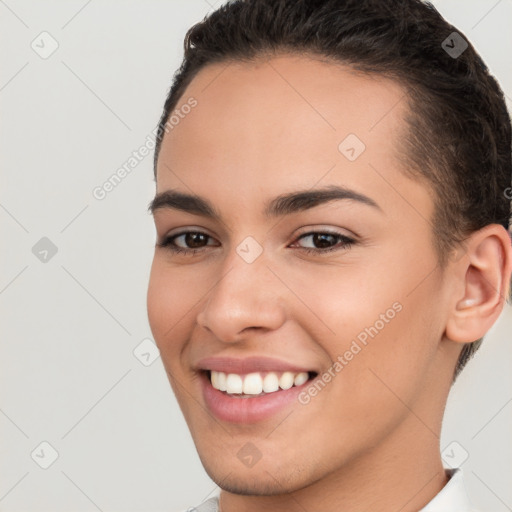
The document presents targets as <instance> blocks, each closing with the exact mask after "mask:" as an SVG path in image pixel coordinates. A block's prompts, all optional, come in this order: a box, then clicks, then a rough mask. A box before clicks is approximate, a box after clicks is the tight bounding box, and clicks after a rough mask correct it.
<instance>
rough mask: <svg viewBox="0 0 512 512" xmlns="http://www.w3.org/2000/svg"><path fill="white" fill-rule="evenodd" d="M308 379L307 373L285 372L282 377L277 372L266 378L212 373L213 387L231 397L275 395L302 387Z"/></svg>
mask: <svg viewBox="0 0 512 512" xmlns="http://www.w3.org/2000/svg"><path fill="white" fill-rule="evenodd" d="M308 378H309V375H308V373H307V372H300V373H293V372H284V373H282V374H281V375H280V376H279V374H278V373H276V372H269V373H266V374H265V375H264V376H262V375H261V374H260V373H256V372H255V373H248V374H247V375H245V376H244V375H238V374H236V373H229V374H226V373H224V372H218V371H214V370H212V371H211V372H210V379H211V383H212V387H214V388H215V389H218V390H219V391H225V392H226V393H228V394H231V395H235V394H236V395H240V394H244V395H260V394H261V393H273V392H275V391H278V390H279V389H283V390H286V389H290V388H291V387H292V386H302V384H304V383H305V382H306V381H307V380H308Z"/></svg>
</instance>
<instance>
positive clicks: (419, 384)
mask: <svg viewBox="0 0 512 512" xmlns="http://www.w3.org/2000/svg"><path fill="white" fill-rule="evenodd" d="M404 94H405V91H404V89H402V87H401V86H400V85H399V84H397V83H395V82H393V81H388V80H385V79H383V78H380V77H368V76H362V75H357V74H355V73H354V72H352V71H351V70H349V69H348V68H346V67H344V66H341V65H340V64H329V63H326V62H320V61H318V60H314V59H309V58H306V57H296V56H290V55H281V56H278V57H274V58H272V59H270V60H263V59H262V60H260V61H258V62H253V63H250V64H248V63H231V64H229V66H227V67H226V63H222V64H215V65H211V66H209V67H206V68H205V69H203V70H202V71H201V72H200V73H199V74H198V75H197V76H196V77H195V78H194V80H193V81H192V82H191V84H190V85H189V86H188V88H187V90H186V91H185V93H184V95H183V97H182V98H181V99H180V102H179V104H178V106H177V110H178V113H181V115H178V116H177V117H179V122H176V123H174V124H173V125H172V127H171V129H169V131H168V133H167V134H166V135H165V137H164V140H163V144H162V148H161V152H160V156H159V161H158V167H157V197H158V199H157V200H156V201H155V203H154V206H155V208H154V219H155V225H156V231H157V241H158V243H159V244H160V245H157V247H156V249H155V255H154V260H153V265H152V269H151V277H150V283H149V290H148V315H149V321H150V325H151V329H152V332H153V335H154V338H155V341H156V343H157V345H158V347H159V349H160V353H161V357H162V360H163V363H164V366H165V368H166V371H167V374H168V376H169V380H170V383H171V385H172V388H173V390H174V392H175V394H176V397H177V400H178V402H179V405H180V407H181V410H182V412H183V414H184V417H185V419H186V421H187V424H188V426H189V428H190V432H191V434H192V436H193V439H194V442H195V444H196V447H197V450H198V453H199V456H200V458H201V460H202V462H203V465H204V466H205V469H206V471H207V472H208V474H209V475H210V476H211V478H212V479H213V480H214V481H216V482H217V483H218V484H219V485H220V486H221V487H222V488H224V489H227V490H231V491H233V492H237V493H251V494H267V495H268V494H278V493H282V492H285V491H293V490H297V489H300V488H303V487H305V486H308V485H310V484H313V483H314V482H318V481H321V480H322V479H326V478H336V476H339V475H340V474H341V473H342V472H344V471H345V472H347V471H348V470H349V468H351V469H355V468H357V467H358V465H362V464H364V465H365V467H368V466H367V465H368V464H369V463H371V461H377V460H380V461H382V460H385V459H386V454H388V455H390V454H395V455H394V456H399V455H396V454H397V453H400V451H402V452H403V451H404V450H403V443H404V439H405V438H404V436H407V439H409V440H410V441H411V443H412V444H411V447H412V448H411V449H414V446H415V443H416V444H417V445H418V446H425V444H429V445H431V443H432V442H433V441H435V442H437V441H438V440H437V439H434V436H433V435H432V429H431V428H430V427H431V426H432V428H434V427H433V425H434V424H435V423H436V422H437V421H438V420H439V418H438V416H437V413H434V412H433V411H436V410H437V409H441V406H438V405H439V404H437V402H436V400H438V398H436V397H437V396H438V395H440V394H442V393H441V391H440V390H441V388H443V389H444V388H446V387H447V386H449V378H446V377H442V375H444V373H443V372H445V373H446V374H447V375H448V374H449V372H447V371H446V364H445V363H444V362H443V361H444V360H443V359H442V358H441V356H440V350H439V342H440V339H441V338H442V336H443V330H444V325H445V320H446V318H445V313H444V311H445V310H446V301H447V298H446V297H447V292H446V289H445V284H444V281H443V279H442V273H441V271H440V269H439V267H437V257H436V253H435V250H434V248H433V247H434V246H433V240H432V226H431V224H430V222H429V219H431V218H432V213H433V200H432V195H431V193H430V191H429V189H428V188H427V187H426V186H425V184H424V183H420V182H418V181H414V180H412V179H409V178H407V177H406V176H405V174H404V172H403V167H402V165H403V164H402V163H401V161H400V159H399V157H398V156H397V155H398V151H397V148H398V147H399V144H400V141H401V138H402V137H403V136H404V134H405V133H406V127H405V123H404V120H403V116H404V113H405V112H406V108H407V106H406V99H405V97H404ZM191 98H192V100H191ZM187 102H188V103H189V104H192V103H194V102H196V103H194V106H193V108H183V106H184V105H185V104H187ZM184 113H185V114H184ZM315 192H316V193H315ZM175 193H179V194H178V195H176V194H175ZM313 193H315V194H313ZM297 194H298V195H297ZM312 194H313V195H312ZM183 195H189V196H198V197H199V198H200V201H197V200H196V201H192V200H191V198H190V197H183ZM288 196H290V197H288ZM205 205H206V206H209V208H205ZM452 363H453V361H452ZM212 379H213V383H212ZM290 386H291V387H290ZM412 410H414V414H413V413H412V412H411V411H412ZM418 417H420V418H422V420H423V421H421V422H420V421H418V419H417V418H418Z"/></svg>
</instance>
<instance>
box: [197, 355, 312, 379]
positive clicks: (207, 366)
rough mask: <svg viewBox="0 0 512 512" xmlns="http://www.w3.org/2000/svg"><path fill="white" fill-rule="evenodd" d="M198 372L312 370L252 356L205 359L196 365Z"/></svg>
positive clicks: (295, 371) (296, 371)
mask: <svg viewBox="0 0 512 512" xmlns="http://www.w3.org/2000/svg"><path fill="white" fill-rule="evenodd" d="M196 368H197V369H198V370H213V371H217V372H223V373H237V374H240V375H243V374H246V373H255V372H293V373H301V372H311V371H313V370H311V369H309V368H304V367H302V366H298V365H295V364H292V363H289V362H287V361H283V360H281V359H274V358H272V357H263V356H252V357H245V358H235V357H219V356H217V357H216V356H213V357H205V358H204V359H201V360H200V361H199V362H198V363H197V364H196Z"/></svg>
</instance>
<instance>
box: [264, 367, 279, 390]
mask: <svg viewBox="0 0 512 512" xmlns="http://www.w3.org/2000/svg"><path fill="white" fill-rule="evenodd" d="M278 389H279V377H278V376H277V374H275V373H274V372H271V373H267V375H265V378H264V379H263V391H265V393H272V392H273V391H277V390H278Z"/></svg>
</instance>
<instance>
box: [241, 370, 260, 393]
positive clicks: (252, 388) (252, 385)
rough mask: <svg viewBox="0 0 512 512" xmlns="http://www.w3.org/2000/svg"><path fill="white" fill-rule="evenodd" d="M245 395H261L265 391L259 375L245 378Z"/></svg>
mask: <svg viewBox="0 0 512 512" xmlns="http://www.w3.org/2000/svg"><path fill="white" fill-rule="evenodd" d="M243 390H244V393H245V394H246V395H259V394H260V393H261V392H262V391H263V380H262V379H261V375H260V374H259V373H249V374H248V375H246V376H245V378H244V386H243Z"/></svg>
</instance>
